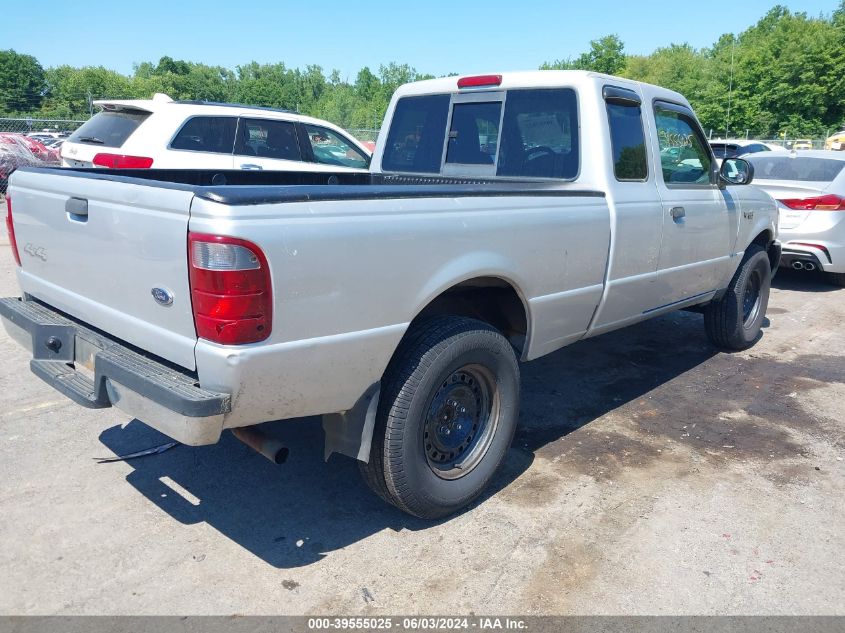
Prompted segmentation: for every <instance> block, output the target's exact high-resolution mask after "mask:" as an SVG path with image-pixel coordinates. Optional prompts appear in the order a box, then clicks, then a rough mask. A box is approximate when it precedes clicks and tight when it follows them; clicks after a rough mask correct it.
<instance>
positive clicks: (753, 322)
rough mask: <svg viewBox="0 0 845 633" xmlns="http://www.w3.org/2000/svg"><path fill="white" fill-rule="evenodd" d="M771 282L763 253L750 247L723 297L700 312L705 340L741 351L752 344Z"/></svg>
mask: <svg viewBox="0 0 845 633" xmlns="http://www.w3.org/2000/svg"><path fill="white" fill-rule="evenodd" d="M771 279H772V271H771V267H770V264H769V257H768V255H766V251H765V250H763V249H762V248H761V247H760V246H758V245H757V244H752V245H751V246H749V247H748V249H747V250H746V251H745V256H744V257H743V259H742V263H741V264H740V265H739V269H738V270H737V271H736V273H735V274H734V276H733V279H731V283H730V284H729V285H728V288H727V290H726V291H725V294H724V295H723V296H722V298H721V299H719V300H718V301H711V302H710V303H709V304H708V305H707V307H706V308H705V309H704V326H705V329H706V331H707V337H708V338H709V339H710V341H711V342H712V343H713V344H714V345H716V346H718V347H723V348H725V349H731V350H741V349H746V348H748V347H751V346H752V345H753V344H754V343H755V341H756V340H757V338H758V336H759V335H760V328H761V327H762V325H763V319H764V318H765V316H766V308H767V307H768V304H769V289H770V285H771Z"/></svg>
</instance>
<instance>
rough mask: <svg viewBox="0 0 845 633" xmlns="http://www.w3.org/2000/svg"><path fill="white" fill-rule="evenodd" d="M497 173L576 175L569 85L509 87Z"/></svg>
mask: <svg viewBox="0 0 845 633" xmlns="http://www.w3.org/2000/svg"><path fill="white" fill-rule="evenodd" d="M500 136H501V142H500V147H499V159H498V161H499V162H498V168H497V170H496V175H498V176H524V177H529V178H532V177H533V178H561V179H566V180H571V179H573V178H575V177H576V176H577V175H578V167H579V156H578V152H579V150H578V106H577V99H576V96H575V91H574V90H572V89H571V88H553V89H537V90H534V89H531V90H510V91H509V92H508V94H507V98H506V100H505V115H504V117H503V119H502V130H501V134H500Z"/></svg>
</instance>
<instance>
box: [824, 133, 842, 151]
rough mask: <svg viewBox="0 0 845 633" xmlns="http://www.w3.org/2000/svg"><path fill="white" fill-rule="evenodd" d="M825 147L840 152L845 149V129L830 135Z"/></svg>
mask: <svg viewBox="0 0 845 633" xmlns="http://www.w3.org/2000/svg"><path fill="white" fill-rule="evenodd" d="M824 148H825V149H832V150H834V151H838V152H841V151H843V150H845V130H840V131H839V132H837V133H836V134H833V135H831V136H828V137H827V140H825V142H824Z"/></svg>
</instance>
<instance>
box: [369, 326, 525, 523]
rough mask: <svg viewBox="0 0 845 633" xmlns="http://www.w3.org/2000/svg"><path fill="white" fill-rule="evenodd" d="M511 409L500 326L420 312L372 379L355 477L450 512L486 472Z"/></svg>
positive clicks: (508, 427) (408, 501)
mask: <svg viewBox="0 0 845 633" xmlns="http://www.w3.org/2000/svg"><path fill="white" fill-rule="evenodd" d="M518 413H519V365H518V361H517V358H516V355H515V354H514V350H513V348H512V347H511V345H510V343H508V341H507V339H506V338H505V337H504V336H502V334H501V333H499V332H498V331H497V330H496V329H494V328H492V327H491V326H489V325H487V324H486V323H483V322H481V321H477V320H474V319H468V318H464V317H455V316H440V317H435V318H432V319H429V320H427V321H424V322H421V323H420V324H418V325H416V326H413V327H412V329H411V330H409V331H408V333H407V334H406V335H405V338H404V339H403V341H402V343H401V344H400V346H399V349H398V350H397V352H396V354H395V355H394V358H393V359H392V360H391V362H390V365H389V366H388V368H387V371H386V372H385V375H384V378H383V379H382V390H381V396H380V400H379V409H378V414H377V418H376V426H375V430H374V435H373V442H372V449H371V454H370V461H369V463H367V464H363V463H362V464H360V466H361V471H362V473H363V475H364V479H365V480H366V481H367V483H368V484H369V486H370V487H371V488H372V489H373V490H374V491H375V492H376V493H377V494H378V495H379V496H380V497H381V498H382V499H385V500H386V501H388V502H390V503H392V504H393V505H395V506H396V507H398V508H399V509H401V510H404V511H405V512H408V513H409V514H412V515H414V516H417V517H421V518H427V519H433V518H438V517H442V516H446V515H449V514H452V513H454V512H456V511H458V510H460V509H461V508H463V507H465V506H466V505H467V504H469V503H470V502H472V501H473V500H474V499H475V498H476V497H478V495H479V494H481V492H482V491H483V490H484V488H485V487H486V486H487V484H488V483H489V481H490V479H491V478H492V477H493V474H494V473H495V472H496V470H497V469H498V467H499V465H500V464H501V463H502V461H503V459H504V457H505V454H506V453H507V450H508V448H509V447H510V444H511V440H512V439H513V434H514V430H515V428H516V421H517V417H518Z"/></svg>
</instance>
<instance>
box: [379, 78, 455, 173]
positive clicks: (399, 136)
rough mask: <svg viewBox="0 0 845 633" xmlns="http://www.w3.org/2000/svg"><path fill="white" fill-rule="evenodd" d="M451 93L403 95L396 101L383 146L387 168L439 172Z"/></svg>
mask: <svg viewBox="0 0 845 633" xmlns="http://www.w3.org/2000/svg"><path fill="white" fill-rule="evenodd" d="M448 116H449V95H428V96H423V97H403V98H402V99H399V101H398V102H397V103H396V108H395V109H394V112H393V117H392V119H391V122H390V131H389V132H388V134H387V142H386V143H385V147H384V156H383V157H382V159H381V167H382V169H384V170H385V171H405V172H411V173H423V174H436V173H438V172H439V171H440V161H441V159H442V158H443V134H444V132H445V130H446V119H447V118H448Z"/></svg>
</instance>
